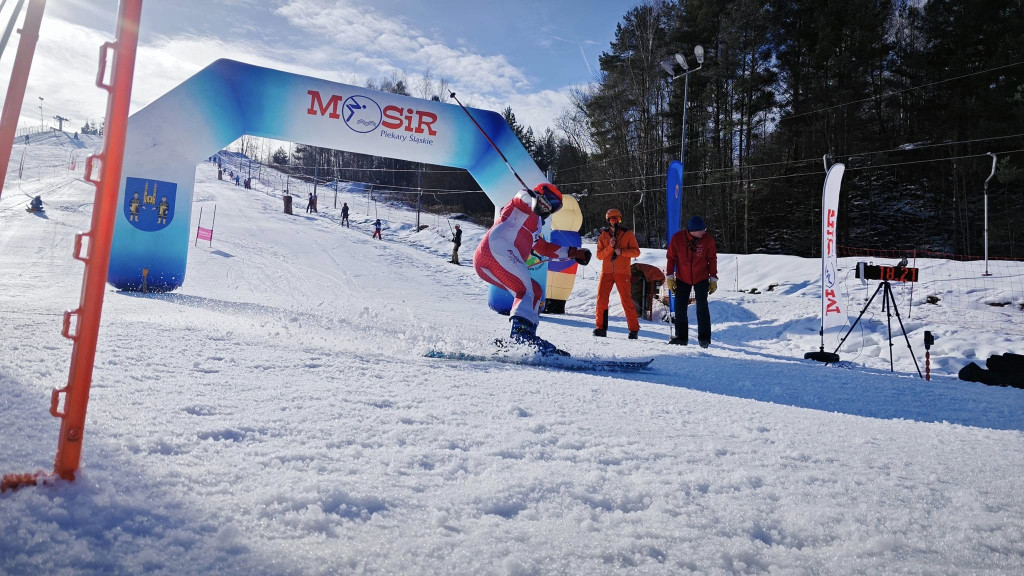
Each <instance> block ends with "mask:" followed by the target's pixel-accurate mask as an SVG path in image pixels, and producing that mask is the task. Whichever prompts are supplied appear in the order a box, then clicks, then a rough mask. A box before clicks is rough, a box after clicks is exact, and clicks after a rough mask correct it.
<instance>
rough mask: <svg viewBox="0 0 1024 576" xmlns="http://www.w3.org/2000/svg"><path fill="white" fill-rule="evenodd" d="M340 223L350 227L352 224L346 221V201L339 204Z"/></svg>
mask: <svg viewBox="0 0 1024 576" xmlns="http://www.w3.org/2000/svg"><path fill="white" fill-rule="evenodd" d="M341 225H342V226H346V227H348V228H351V227H352V226H350V225H349V223H348V202H345V203H343V204H342V205H341Z"/></svg>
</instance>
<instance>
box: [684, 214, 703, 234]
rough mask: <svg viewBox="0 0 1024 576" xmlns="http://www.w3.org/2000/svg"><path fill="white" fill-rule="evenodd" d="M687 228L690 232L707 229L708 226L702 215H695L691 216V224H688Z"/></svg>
mask: <svg viewBox="0 0 1024 576" xmlns="http://www.w3.org/2000/svg"><path fill="white" fill-rule="evenodd" d="M686 229H687V230H689V231H690V232H697V231H698V230H706V229H707V226H705V225H704V220H703V219H702V218H701V217H700V216H694V217H693V218H690V224H689V225H687V226H686Z"/></svg>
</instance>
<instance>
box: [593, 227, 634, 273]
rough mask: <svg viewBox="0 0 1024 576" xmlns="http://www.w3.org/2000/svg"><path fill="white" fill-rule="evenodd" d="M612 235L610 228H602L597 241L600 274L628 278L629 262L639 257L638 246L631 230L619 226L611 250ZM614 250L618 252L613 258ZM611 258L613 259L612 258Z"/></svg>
mask: <svg viewBox="0 0 1024 576" xmlns="http://www.w3.org/2000/svg"><path fill="white" fill-rule="evenodd" d="M613 233H614V232H613V230H612V229H611V228H602V229H601V236H600V237H599V238H598V239H597V259H598V260H602V263H601V274H602V275H604V274H612V275H615V276H629V275H630V269H629V266H630V264H631V263H632V262H631V260H632V259H633V258H636V257H637V256H639V255H640V245H639V244H637V242H636V236H635V235H634V234H633V231H632V230H630V229H629V228H624V227H622V226H619V227H618V232H617V233H616V236H615V247H614V248H613V247H612V234H613ZM616 248H618V249H619V250H620V253H619V255H618V256H615V249H616ZM613 256H615V257H614V258H613Z"/></svg>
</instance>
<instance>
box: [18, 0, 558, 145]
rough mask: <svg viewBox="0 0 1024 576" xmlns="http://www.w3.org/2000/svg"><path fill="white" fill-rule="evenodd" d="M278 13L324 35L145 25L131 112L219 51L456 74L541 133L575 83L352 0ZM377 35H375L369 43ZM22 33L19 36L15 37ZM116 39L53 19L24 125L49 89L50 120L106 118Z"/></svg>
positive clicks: (302, 1) (461, 84)
mask: <svg viewBox="0 0 1024 576" xmlns="http://www.w3.org/2000/svg"><path fill="white" fill-rule="evenodd" d="M243 1H244V0H243ZM277 14H278V15H279V16H283V17H284V18H285V19H286V20H287V22H288V23H289V24H290V25H291V26H293V27H294V28H293V29H290V30H286V31H285V32H286V33H287V35H290V36H294V37H298V38H315V39H316V41H315V42H301V41H297V42H278V43H275V44H274V45H272V46H268V45H263V44H258V43H254V42H251V41H246V40H231V41H228V40H224V39H220V38H217V37H212V36H200V35H196V34H191V33H183V34H176V35H168V36H156V37H153V36H151V35H150V36H149V37H148V38H147V35H146V34H145V33H143V35H142V38H141V44H140V46H139V52H138V57H137V59H136V71H135V80H134V83H133V94H132V107H131V111H132V112H135V111H137V110H139V109H140V108H142V107H144V106H145V105H146V104H148V103H150V102H152V101H153V100H155V99H157V98H159V97H160V96H161V95H163V94H165V93H166V92H167V91H169V90H171V89H172V88H174V87H175V86H177V85H178V84H180V83H181V82H183V81H185V80H186V79H187V78H189V77H190V76H192V75H193V74H195V73H196V72H198V71H199V70H201V69H202V68H204V67H206V66H207V65H209V64H210V63H211V62H213V61H214V60H216V59H218V58H230V59H234V60H239V61H243V62H248V63H251V64H256V65H259V66H266V67H268V68H275V69H279V70H285V71H288V72H293V73H297V74H304V75H308V76H313V77H318V78H325V79H327V80H332V81H337V82H344V83H348V84H356V85H361V84H362V83H363V81H364V80H365V79H366V78H375V77H379V76H381V75H383V74H387V73H390V72H393V71H402V72H405V73H407V74H408V84H409V86H410V90H411V91H412V92H413V93H415V92H416V87H417V86H418V83H419V82H420V79H421V78H422V74H424V73H429V74H430V75H431V76H432V77H433V78H434V79H435V80H438V79H441V78H446V79H447V80H448V81H449V85H450V87H451V88H452V89H453V90H455V91H457V92H458V93H459V95H460V99H462V100H463V102H466V103H467V104H469V103H470V102H472V103H473V104H474V105H476V106H477V107H481V108H488V109H492V110H497V111H500V110H502V109H504V108H505V107H506V106H512V109H513V110H514V111H515V113H516V116H517V118H519V119H520V121H521V122H523V123H524V124H527V125H530V126H533V128H534V130H535V131H537V132H538V133H540V132H543V130H544V128H545V127H547V126H551V125H553V120H554V118H555V117H556V116H557V115H558V114H559V113H560V111H561V109H562V108H563V107H564V106H565V104H566V103H567V101H568V98H567V93H568V89H561V90H543V91H540V92H534V91H531V85H530V82H529V80H528V78H527V75H526V74H525V73H524V72H523V71H522V70H520V69H519V68H517V67H516V66H514V65H512V64H511V63H510V62H509V61H508V59H507V58H506V57H505V56H503V55H483V54H477V53H474V52H472V51H471V50H469V49H468V48H466V47H465V46H464V45H456V46H451V45H449V44H446V43H445V42H442V41H438V40H434V39H431V38H430V37H429V36H428V35H427V34H426V33H425V32H423V31H420V30H417V29H415V28H413V27H411V26H409V25H408V24H406V23H405V22H404V21H403V20H401V19H400V18H391V17H385V16H382V15H380V14H378V13H376V12H375V11H373V10H372V9H368V8H365V7H356V6H354V5H352V4H350V3H349V2H347V1H346V0H290V1H288V2H286V3H285V4H283V5H282V6H281V7H280V8H278V9H277ZM143 32H145V31H143ZM367 38H373V39H375V40H374V41H372V42H367V41H366V39H367ZM16 40H17V36H15V38H13V39H12V45H13V44H15V43H16ZM111 40H113V38H112V36H111V35H108V34H107V33H104V32H100V31H98V30H95V29H92V28H88V27H85V26H82V25H79V24H76V23H73V22H69V21H67V20H63V19H61V18H59V17H55V16H50V17H48V18H45V19H44V21H43V27H42V29H41V30H40V39H39V42H38V44H37V46H36V53H35V58H34V61H33V65H32V74H31V76H30V78H29V85H28V89H27V91H26V94H25V103H24V106H23V107H22V114H21V118H20V124H21V125H37V124H38V123H39V106H38V105H39V101H38V97H39V96H43V97H44V98H45V101H44V114H45V116H46V121H47V124H51V123H52V117H53V116H54V114H61V115H62V116H65V117H68V118H70V119H71V120H72V122H71V123H70V126H71V128H72V129H78V128H79V127H80V126H81V125H82V124H83V123H84V122H85V120H87V119H91V120H98V119H99V118H100V117H102V116H103V114H104V113H105V110H106V98H107V93H106V92H105V91H103V90H101V89H99V88H96V87H95V77H96V69H97V65H98V64H97V55H98V53H99V46H100V45H101V44H103V43H104V42H107V41H111ZM306 46H308V47H306ZM9 52H13V50H11V51H9ZM12 61H13V58H12V57H5V58H4V61H3V62H0V77H3V78H9V76H10V71H11V70H10V66H11V62H12Z"/></svg>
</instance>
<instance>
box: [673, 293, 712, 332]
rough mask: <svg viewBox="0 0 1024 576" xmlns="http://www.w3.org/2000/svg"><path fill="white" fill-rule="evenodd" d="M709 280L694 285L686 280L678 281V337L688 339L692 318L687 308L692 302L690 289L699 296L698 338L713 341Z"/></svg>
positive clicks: (695, 295)
mask: <svg viewBox="0 0 1024 576" xmlns="http://www.w3.org/2000/svg"><path fill="white" fill-rule="evenodd" d="M708 283H709V281H708V280H704V281H703V282H698V283H696V284H694V285H692V286H691V285H690V284H686V283H684V282H680V281H677V282H676V338H682V339H683V341H686V340H687V335H688V333H689V325H690V320H689V318H687V308H689V303H690V290H691V289H692V290H693V295H694V297H695V298H697V340H698V341H699V342H711V312H710V311H708Z"/></svg>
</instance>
